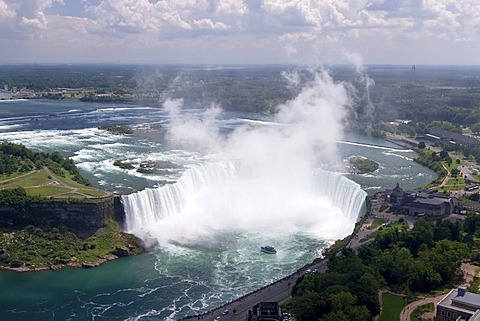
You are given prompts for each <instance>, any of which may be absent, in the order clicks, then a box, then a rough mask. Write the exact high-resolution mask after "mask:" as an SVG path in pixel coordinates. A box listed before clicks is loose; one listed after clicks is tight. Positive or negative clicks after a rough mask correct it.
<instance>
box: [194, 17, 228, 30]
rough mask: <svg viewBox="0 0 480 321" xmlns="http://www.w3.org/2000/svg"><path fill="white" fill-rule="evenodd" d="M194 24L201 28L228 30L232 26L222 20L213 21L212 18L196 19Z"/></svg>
mask: <svg viewBox="0 0 480 321" xmlns="http://www.w3.org/2000/svg"><path fill="white" fill-rule="evenodd" d="M193 25H194V26H195V27H197V28H199V29H212V30H227V29H229V28H230V27H229V26H227V25H226V24H224V23H222V22H213V21H212V20H210V19H201V20H194V21H193Z"/></svg>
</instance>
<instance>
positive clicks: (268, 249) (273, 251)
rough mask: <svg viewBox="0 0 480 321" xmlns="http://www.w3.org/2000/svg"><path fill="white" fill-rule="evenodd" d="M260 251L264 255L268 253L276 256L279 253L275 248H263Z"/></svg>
mask: <svg viewBox="0 0 480 321" xmlns="http://www.w3.org/2000/svg"><path fill="white" fill-rule="evenodd" d="M260 251H262V252H263V253H268V254H276V253H277V250H275V248H274V247H273V246H269V245H267V246H262V247H261V248H260Z"/></svg>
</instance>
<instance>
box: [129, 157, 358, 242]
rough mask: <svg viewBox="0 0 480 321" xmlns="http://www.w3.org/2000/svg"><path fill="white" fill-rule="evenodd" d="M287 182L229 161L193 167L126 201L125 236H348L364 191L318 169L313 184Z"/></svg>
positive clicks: (335, 175) (312, 178)
mask: <svg viewBox="0 0 480 321" xmlns="http://www.w3.org/2000/svg"><path fill="white" fill-rule="evenodd" d="M283 177H284V175H279V174H276V176H275V177H273V178H272V177H271V176H268V177H262V175H261V174H259V173H257V172H256V169H255V168H252V167H249V166H245V164H239V163H233V162H230V161H221V162H212V163H207V164H201V165H195V166H193V167H192V168H190V169H188V170H187V171H185V172H184V173H183V175H182V177H181V178H180V179H179V180H178V181H177V182H176V183H174V184H168V185H165V186H162V187H159V188H149V189H145V190H143V191H140V192H137V193H133V194H130V195H124V196H122V203H123V205H124V208H125V213H126V224H125V225H126V231H127V232H129V233H133V234H135V235H137V236H139V237H141V238H143V239H145V238H149V237H151V236H152V235H153V236H154V237H156V238H158V236H157V235H158V234H161V235H162V236H164V237H165V238H166V240H171V238H175V237H179V235H180V234H183V235H185V234H187V235H189V236H191V234H192V233H193V232H192V231H194V232H195V233H196V234H198V233H200V234H202V235H204V236H205V235H208V233H211V231H218V230H224V229H227V230H228V229H235V228H238V229H242V230H248V231H252V230H256V229H258V232H259V233H267V232H268V231H267V227H271V226H275V225H276V226H277V230H276V233H279V228H280V227H281V228H282V229H281V232H280V233H287V232H284V231H285V226H288V227H291V226H293V227H295V229H294V230H292V231H293V232H291V233H295V232H303V231H304V230H309V229H311V228H313V226H315V225H316V224H321V227H320V229H322V230H324V231H325V230H329V229H342V233H343V234H345V233H346V234H348V233H349V232H345V231H346V230H345V227H344V226H345V225H347V231H350V232H351V228H352V227H353V225H354V224H355V223H356V222H357V220H358V218H359V216H361V215H362V214H363V213H364V211H365V196H366V192H364V191H363V190H362V189H361V188H360V186H359V185H358V184H357V183H355V182H353V181H351V180H349V179H347V178H346V177H344V176H342V175H340V174H336V173H332V172H328V171H324V170H316V171H315V172H314V173H313V175H312V174H310V181H312V183H311V184H303V181H301V180H299V181H297V182H294V183H292V182H291V180H290V179H291V177H287V178H285V179H283V180H282V178H283ZM287 179H288V181H286V180H287ZM295 183H296V185H295ZM327 213H333V214H331V215H330V216H328V215H327ZM339 225H342V226H341V228H340V227H339ZM317 230H318V229H317ZM199 231H200V232H199ZM195 233H193V234H195ZM272 233H273V232H272ZM328 233H331V232H328ZM328 233H327V234H328ZM165 235H168V237H167V236H165ZM328 235H329V237H338V235H337V234H334V235H335V236H331V234H328ZM340 236H344V235H340ZM182 237H183V236H182ZM168 238H170V239H168Z"/></svg>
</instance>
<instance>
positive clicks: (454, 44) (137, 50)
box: [0, 0, 480, 65]
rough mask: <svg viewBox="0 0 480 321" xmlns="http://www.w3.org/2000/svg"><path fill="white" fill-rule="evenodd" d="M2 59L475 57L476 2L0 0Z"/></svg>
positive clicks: (440, 60)
mask: <svg viewBox="0 0 480 321" xmlns="http://www.w3.org/2000/svg"><path fill="white" fill-rule="evenodd" d="M0 30H1V32H0V63H58V62H62V63H85V62H87V63H88V62H93V63H98V62H110V63H117V62H120V63H123V62H124V63H158V64H162V63H206V64H225V63H240V64H242V63H300V64H304V63H305V64H321V63H323V64H331V63H351V62H352V60H354V61H353V62H355V63H356V62H362V63H368V64H473V65H476V64H480V55H479V54H478V53H479V50H480V39H479V36H480V1H479V0H462V1H457V0H317V1H314V0H228V1H227V0H0Z"/></svg>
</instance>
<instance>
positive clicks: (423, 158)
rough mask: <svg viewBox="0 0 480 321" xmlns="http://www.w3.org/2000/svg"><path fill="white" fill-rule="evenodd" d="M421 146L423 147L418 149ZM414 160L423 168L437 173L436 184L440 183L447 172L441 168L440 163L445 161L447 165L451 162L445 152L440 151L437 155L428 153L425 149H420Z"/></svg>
mask: <svg viewBox="0 0 480 321" xmlns="http://www.w3.org/2000/svg"><path fill="white" fill-rule="evenodd" d="M420 144H421V143H420ZM420 144H419V145H420ZM422 146H423V147H425V144H423V145H420V147H422ZM414 160H415V162H417V163H419V164H421V165H423V166H425V167H428V168H429V169H431V170H432V171H434V172H435V173H437V175H438V178H437V182H441V181H442V179H443V178H444V177H445V176H446V175H447V170H446V169H445V168H444V167H443V165H442V161H446V162H447V164H449V165H450V164H451V162H452V159H451V158H450V156H449V155H448V152H447V151H441V152H440V153H439V154H437V153H435V152H430V151H429V150H425V149H420V153H419V154H418V156H417V157H416V158H415V159H414Z"/></svg>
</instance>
